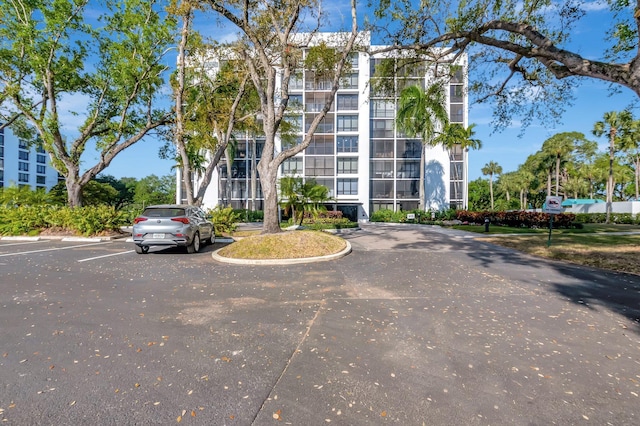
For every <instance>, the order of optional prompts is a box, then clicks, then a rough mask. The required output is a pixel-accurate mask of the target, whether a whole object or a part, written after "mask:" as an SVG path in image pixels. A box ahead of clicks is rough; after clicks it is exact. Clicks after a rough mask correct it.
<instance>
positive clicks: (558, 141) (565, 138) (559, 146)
mask: <svg viewBox="0 0 640 426" xmlns="http://www.w3.org/2000/svg"><path fill="white" fill-rule="evenodd" d="M581 140H584V135H583V134H582V133H579V132H563V133H558V134H556V135H553V136H551V137H550V138H549V139H547V140H546V141H544V143H543V144H542V151H543V152H544V153H546V154H548V155H549V156H550V157H552V158H553V159H554V160H555V182H556V186H555V195H556V196H557V195H558V192H559V191H560V168H561V165H562V163H563V162H566V161H567V160H568V159H569V156H570V154H571V153H572V152H573V151H574V149H575V147H576V142H577V141H581ZM549 195H551V194H549Z"/></svg>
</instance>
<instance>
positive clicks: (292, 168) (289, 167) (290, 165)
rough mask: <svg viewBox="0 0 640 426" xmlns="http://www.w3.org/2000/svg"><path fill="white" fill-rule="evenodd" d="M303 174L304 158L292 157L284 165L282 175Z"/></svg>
mask: <svg viewBox="0 0 640 426" xmlns="http://www.w3.org/2000/svg"><path fill="white" fill-rule="evenodd" d="M297 173H302V157H291V158H287V159H286V160H284V162H283V163H282V174H297Z"/></svg>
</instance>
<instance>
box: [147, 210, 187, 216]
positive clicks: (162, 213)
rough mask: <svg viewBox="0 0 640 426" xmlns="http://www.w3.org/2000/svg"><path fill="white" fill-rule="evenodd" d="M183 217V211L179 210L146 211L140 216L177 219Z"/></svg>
mask: <svg viewBox="0 0 640 426" xmlns="http://www.w3.org/2000/svg"><path fill="white" fill-rule="evenodd" d="M184 215H185V214H184V209H179V208H162V209H146V210H145V211H144V212H143V213H142V216H146V217H177V216H184Z"/></svg>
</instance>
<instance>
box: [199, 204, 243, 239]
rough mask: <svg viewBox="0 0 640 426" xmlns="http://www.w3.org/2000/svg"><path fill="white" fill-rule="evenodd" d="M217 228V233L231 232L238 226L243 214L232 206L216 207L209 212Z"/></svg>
mask: <svg viewBox="0 0 640 426" xmlns="http://www.w3.org/2000/svg"><path fill="white" fill-rule="evenodd" d="M207 214H208V215H210V216H211V221H212V222H213V225H214V227H215V230H216V235H222V234H229V233H231V232H233V231H235V230H236V229H237V228H238V222H240V221H241V215H240V213H239V212H238V211H234V210H233V208H232V207H220V206H218V207H216V208H214V209H212V210H209V211H208V212H207Z"/></svg>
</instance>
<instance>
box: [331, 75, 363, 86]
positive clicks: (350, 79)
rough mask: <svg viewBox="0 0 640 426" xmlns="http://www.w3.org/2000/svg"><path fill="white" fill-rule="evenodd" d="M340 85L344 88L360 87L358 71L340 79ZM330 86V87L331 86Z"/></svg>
mask: <svg viewBox="0 0 640 426" xmlns="http://www.w3.org/2000/svg"><path fill="white" fill-rule="evenodd" d="M340 87H341V88H342V89H357V88H358V73H352V74H349V75H346V76H344V77H342V79H341V80H340ZM329 88H330V87H329Z"/></svg>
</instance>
